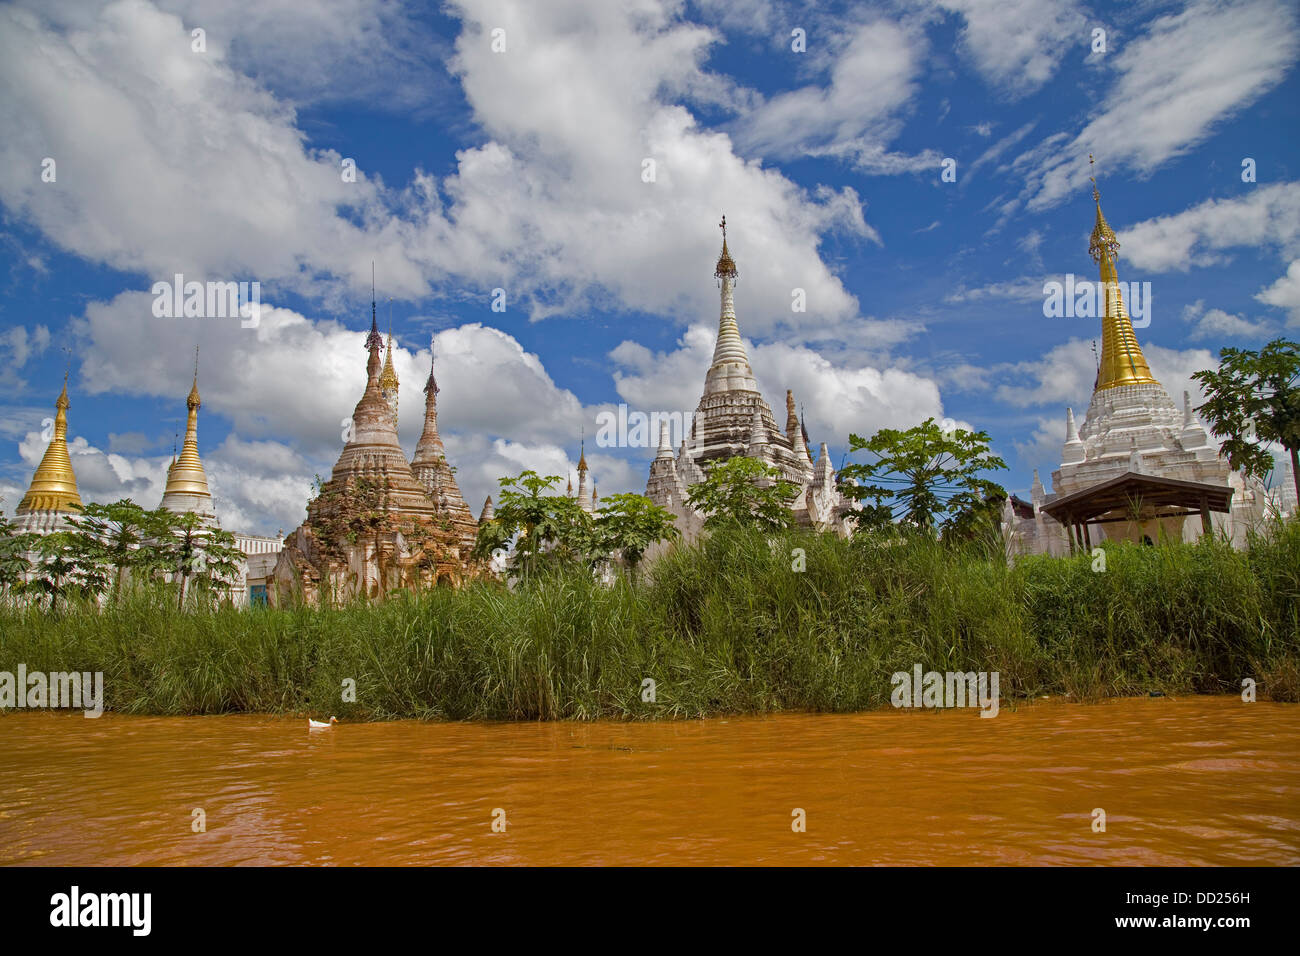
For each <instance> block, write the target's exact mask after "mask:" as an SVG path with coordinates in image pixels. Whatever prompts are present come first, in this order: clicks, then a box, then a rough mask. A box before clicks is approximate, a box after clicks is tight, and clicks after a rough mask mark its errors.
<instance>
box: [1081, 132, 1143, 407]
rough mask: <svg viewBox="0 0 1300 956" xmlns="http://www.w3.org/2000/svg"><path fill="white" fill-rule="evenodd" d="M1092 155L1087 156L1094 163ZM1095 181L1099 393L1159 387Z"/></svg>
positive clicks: (1093, 247)
mask: <svg viewBox="0 0 1300 956" xmlns="http://www.w3.org/2000/svg"><path fill="white" fill-rule="evenodd" d="M1092 161H1093V159H1092V156H1089V157H1088V162H1089V163H1090V164H1091V163H1092ZM1090 178H1091V179H1092V199H1093V202H1095V203H1096V204H1097V220H1096V223H1095V224H1094V225H1093V227H1092V237H1091V239H1090V241H1089V243H1088V254H1089V255H1091V256H1092V260H1093V262H1096V263H1097V264H1098V266H1099V267H1100V272H1101V285H1102V289H1103V290H1104V291H1105V295H1106V309H1105V312H1104V313H1103V315H1102V320H1101V366H1100V368H1099V369H1098V370H1097V385H1096V389H1095V390H1096V391H1100V390H1102V389H1104V388H1117V387H1119V386H1121V385H1158V384H1159V383H1158V382H1157V381H1156V380H1155V377H1154V376H1152V374H1151V368H1150V366H1148V365H1147V360H1146V356H1144V355H1143V354H1142V347H1141V346H1139V345H1138V340H1137V335H1136V334H1135V333H1134V332H1133V323H1132V321H1131V320H1130V319H1129V316H1128V309H1127V308H1125V306H1124V294H1123V292H1121V290H1120V287H1119V275H1118V273H1117V272H1116V271H1115V260H1116V258H1118V255H1119V239H1117V238H1116V236H1115V230H1113V229H1111V227H1110V223H1108V222H1107V221H1106V217H1105V215H1103V214H1102V211H1101V194H1100V193H1099V192H1098V191H1097V179H1096V177H1095V176H1093V177H1090Z"/></svg>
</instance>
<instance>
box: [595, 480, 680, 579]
mask: <svg viewBox="0 0 1300 956" xmlns="http://www.w3.org/2000/svg"><path fill="white" fill-rule="evenodd" d="M676 521H677V516H676V515H674V514H672V513H671V512H669V511H668V510H667V509H664V508H660V507H659V506H658V505H656V504H655V503H654V502H652V501H651V500H650V499H649V498H647V497H646V496H645V495H630V494H624V495H610V496H609V497H608V498H605V499H604V501H603V503H602V505H601V507H600V508H599V509H597V511H596V520H595V527H594V539H595V540H594V548H593V550H594V552H595V553H597V554H618V555H619V556H620V557H622V559H623V560H624V562H626V564H627V566H628V570H629V571H630V572H631V573H632V575H633V576H635V575H636V568H637V565H638V564H640V563H641V558H642V557H643V556H644V555H645V552H646V549H647V548H649V547H650V546H651V545H652V544H654V543H655V542H657V541H665V540H667V541H675V540H677V539H678V538H680V537H681V532H680V531H678V530H677V527H676V525H675V522H676Z"/></svg>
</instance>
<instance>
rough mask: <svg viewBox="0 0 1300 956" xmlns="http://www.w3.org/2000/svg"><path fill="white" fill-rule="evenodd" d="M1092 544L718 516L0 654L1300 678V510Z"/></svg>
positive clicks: (103, 620)
mask: <svg viewBox="0 0 1300 956" xmlns="http://www.w3.org/2000/svg"><path fill="white" fill-rule="evenodd" d="M795 549H803V552H804V555H803V559H802V560H803V565H804V568H805V569H804V570H802V571H795V570H792V568H793V567H794V566H795V565H796V564H797V562H798V556H797V555H796V553H795ZM1092 564H1093V561H1092V558H1091V557H1090V556H1082V555H1081V556H1079V557H1075V558H1066V559H1053V558H1028V559H1023V560H1020V561H1019V562H1017V563H1016V564H1015V565H1014V566H1011V567H1009V566H1008V565H1007V564H1006V562H1005V561H1004V560H1003V559H1002V558H1001V557H1000V555H998V554H988V553H984V552H981V551H980V550H979V549H977V548H970V549H965V550H963V549H954V548H950V547H946V546H944V545H941V544H937V543H933V542H927V541H908V542H904V543H899V544H895V545H892V546H880V545H875V544H872V543H870V542H867V541H864V540H857V541H852V542H850V541H843V540H840V539H838V538H834V537H831V536H826V535H815V534H799V533H791V534H786V535H781V536H778V537H769V536H765V535H762V534H757V533H755V534H747V533H728V534H717V535H714V536H712V537H711V538H709V539H708V540H707V541H705V542H703V543H700V544H698V545H695V546H692V547H682V548H678V549H677V550H675V551H674V552H672V553H670V554H669V555H667V556H666V557H664V558H663V559H661V560H660V561H659V562H657V563H656V564H655V565H654V567H653V568H652V569H651V571H650V573H649V575H648V576H645V579H644V580H643V581H642V582H641V583H640V584H639V585H636V586H633V585H632V584H630V583H628V582H627V581H626V580H622V579H620V580H618V581H616V583H615V584H614V586H612V587H602V586H601V585H599V584H597V583H595V582H594V581H593V580H592V579H591V577H590V576H589V575H586V574H583V573H580V572H575V573H559V572H556V573H553V574H550V575H548V576H546V577H545V578H544V579H542V580H540V581H538V582H537V583H535V584H533V585H531V586H529V587H527V588H522V589H519V590H510V589H507V588H505V587H504V586H502V585H500V584H496V583H491V582H487V583H476V584H472V585H469V586H467V587H465V588H462V589H460V590H455V591H453V590H448V589H438V590H434V591H430V592H427V593H424V594H420V595H415V596H411V595H399V596H395V597H394V598H392V599H391V600H389V601H387V602H384V603H381V604H375V605H354V606H349V607H344V608H336V609H329V610H314V609H310V608H290V609H283V610H273V609H256V608H255V609H243V610H236V609H223V610H218V611H213V612H206V613H204V612H200V613H187V614H183V615H180V614H177V613H176V612H175V610H174V608H173V607H172V606H171V604H170V598H167V597H165V596H161V595H154V594H149V593H137V594H134V595H131V596H130V597H129V598H128V599H127V600H126V601H125V602H124V603H122V604H121V605H120V606H115V607H110V608H107V609H105V610H102V611H97V610H94V609H90V608H84V607H80V608H79V607H75V606H74V607H70V608H68V609H66V610H64V611H62V612H60V613H54V614H52V613H50V612H48V611H44V610H38V609H34V608H15V607H9V608H0V670H8V671H11V672H12V671H15V670H16V669H17V665H18V664H19V663H20V662H21V663H24V664H26V665H27V668H28V670H29V671H32V670H42V671H66V670H79V671H103V672H104V680H105V690H106V698H107V701H106V705H107V707H108V709H111V710H115V711H121V712H127V713H149V714H201V713H220V712H232V711H257V712H273V713H280V712H289V713H301V712H310V713H313V714H320V715H326V714H337V715H338V716H339V717H340V718H343V719H352V720H384V719H391V718H399V717H416V718H427V719H557V718H567V719H593V718H630V719H645V718H659V717H695V716H705V715H712V714H741V713H761V712H770V711H777V710H816V711H848V710H861V709H869V708H874V707H881V706H886V705H887V704H888V701H889V694H890V690H891V685H890V681H889V678H890V675H891V674H892V673H893V672H895V671H910V670H911V669H912V667H913V665H914V664H918V663H919V664H921V665H922V666H923V667H924V668H925V669H927V670H931V669H933V670H939V671H945V670H955V671H970V670H975V671H998V672H999V674H1000V683H1001V692H1002V696H1003V698H1004V699H1011V700H1014V699H1016V698H1030V697H1036V696H1039V695H1042V694H1051V695H1060V694H1066V693H1068V694H1071V695H1072V696H1074V697H1075V698H1079V699H1087V698H1097V697H1103V696H1113V695H1131V694H1144V693H1147V692H1152V691H1160V692H1164V693H1166V694H1187V693H1221V692H1239V691H1240V688H1241V680H1242V678H1244V677H1253V678H1254V679H1255V680H1257V681H1258V682H1259V684H1260V689H1261V691H1262V692H1263V694H1264V695H1266V696H1271V697H1272V698H1273V699H1277V700H1296V699H1297V697H1300V610H1298V609H1300V525H1298V524H1296V523H1291V524H1290V525H1288V526H1278V527H1276V528H1275V529H1273V531H1272V532H1270V533H1269V534H1268V535H1266V536H1262V537H1260V538H1258V539H1257V540H1256V541H1255V542H1254V543H1253V546H1252V548H1251V549H1250V550H1248V551H1244V552H1239V551H1234V550H1233V549H1232V548H1230V547H1228V546H1227V545H1226V544H1224V543H1223V542H1221V541H1212V540H1206V541H1203V542H1201V543H1199V544H1195V545H1170V546H1163V547H1155V548H1153V547H1139V546H1126V545H1120V546H1107V548H1106V570H1105V571H1104V572H1095V571H1093V570H1092ZM646 678H650V679H652V680H653V681H654V682H655V696H656V701H655V702H653V703H650V702H646V701H643V700H642V688H643V683H642V682H643V680H645V679H646ZM345 679H352V680H354V681H355V682H356V702H355V703H345V702H343V701H342V694H341V690H342V687H343V683H344V681H345Z"/></svg>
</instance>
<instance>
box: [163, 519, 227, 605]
mask: <svg viewBox="0 0 1300 956" xmlns="http://www.w3.org/2000/svg"><path fill="white" fill-rule="evenodd" d="M158 519H159V524H160V527H159V528H158V530H159V532H160V536H159V539H158V541H157V542H156V544H157V547H158V548H159V549H160V551H161V558H160V563H161V564H162V565H164V566H165V567H166V569H167V571H169V572H170V573H171V574H172V575H173V576H174V577H173V580H176V581H177V582H178V583H179V587H178V588H177V595H176V606H177V608H184V607H185V599H186V597H187V596H188V595H189V593H190V587H189V585H190V581H191V580H193V581H195V582H197V583H199V584H200V585H202V586H203V588H204V589H205V590H207V591H208V592H209V593H211V592H212V591H214V590H216V589H218V588H220V587H221V586H223V585H224V586H226V587H228V586H229V585H230V584H231V583H232V582H233V581H234V580H235V579H236V578H237V577H238V576H239V566H240V564H241V563H242V562H243V559H244V553H243V552H242V551H240V550H239V549H238V548H236V547H235V536H234V535H233V534H231V533H230V532H229V531H223V530H222V529H220V528H214V527H209V526H208V525H206V524H205V523H204V521H203V519H202V518H200V517H199V516H198V515H196V514H195V513H194V512H192V511H186V512H183V513H180V514H177V513H173V512H169V511H163V512H162V513H161V514H159V515H158Z"/></svg>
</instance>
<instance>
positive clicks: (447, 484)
mask: <svg viewBox="0 0 1300 956" xmlns="http://www.w3.org/2000/svg"><path fill="white" fill-rule="evenodd" d="M433 351H434V343H433V342H430V343H429V379H428V381H427V382H425V383H424V431H423V432H421V433H420V440H419V442H418V443H417V444H416V446H415V457H414V458H413V459H412V460H411V469H412V470H413V471H414V472H415V477H416V479H417V480H418V481H419V482H420V484H421V485H423V486H424V490H425V493H426V494H427V495H428V496H429V498H430V500H431V501H432V502H433V503H434V505H435V506H436V507H437V509H438V513H439V514H440V515H441V516H442V517H443V518H444V519H445V520H447V521H450V522H451V525H452V527H453V528H454V529H455V531H456V534H457V536H458V537H459V538H460V540H461V544H462V548H463V553H465V554H468V553H469V552H470V550H471V549H472V548H473V547H474V539H475V538H476V537H477V536H478V522H476V521H475V520H474V514H473V512H471V511H470V509H469V505H468V504H466V503H465V499H464V497H463V496H462V495H461V493H460V486H459V485H457V484H456V475H455V473H454V472H453V471H452V469H451V465H449V464H448V463H447V452H446V449H444V448H443V444H442V436H440V435H439V434H438V380H437V379H436V378H435V377H434V374H433V372H434V368H433ZM489 501H491V499H489Z"/></svg>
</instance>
